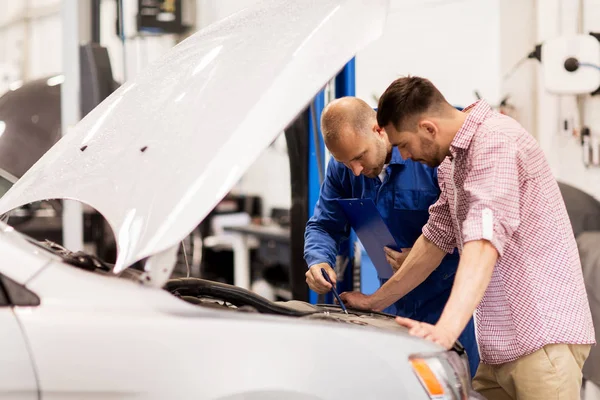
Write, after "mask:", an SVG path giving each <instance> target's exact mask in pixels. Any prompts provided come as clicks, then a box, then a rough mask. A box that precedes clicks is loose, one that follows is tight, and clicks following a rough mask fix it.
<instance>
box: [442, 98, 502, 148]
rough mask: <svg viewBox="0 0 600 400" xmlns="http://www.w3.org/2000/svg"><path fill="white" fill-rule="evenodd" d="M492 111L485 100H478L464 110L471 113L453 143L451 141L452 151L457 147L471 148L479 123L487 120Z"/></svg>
mask: <svg viewBox="0 0 600 400" xmlns="http://www.w3.org/2000/svg"><path fill="white" fill-rule="evenodd" d="M490 111H492V108H491V107H490V105H489V104H488V103H487V102H486V101H485V100H478V101H476V102H475V103H473V104H471V105H470V106H468V107H467V108H465V109H464V110H463V112H465V113H466V112H468V113H469V115H468V116H467V119H466V120H465V122H464V123H463V124H462V126H461V128H460V129H459V130H458V132H456V135H455V136H454V139H453V140H452V143H450V150H451V152H452V153H454V151H456V150H457V149H462V150H466V149H468V148H469V145H470V144H471V139H473V135H474V134H475V132H477V128H479V125H481V123H482V122H483V121H485V118H486V116H487V114H488V113H489V112H490ZM452 150H454V151H452Z"/></svg>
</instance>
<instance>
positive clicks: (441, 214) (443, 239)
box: [423, 164, 456, 253]
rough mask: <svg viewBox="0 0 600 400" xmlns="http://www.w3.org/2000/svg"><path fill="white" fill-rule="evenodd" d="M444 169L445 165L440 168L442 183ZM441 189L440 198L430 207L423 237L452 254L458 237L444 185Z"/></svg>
mask: <svg viewBox="0 0 600 400" xmlns="http://www.w3.org/2000/svg"><path fill="white" fill-rule="evenodd" d="M444 169H445V168H444V164H442V165H441V166H440V167H439V168H438V175H439V177H438V178H439V180H438V181H439V182H440V183H441V182H443V181H444V180H443V173H444V172H443V171H444ZM440 189H441V193H440V197H439V198H438V200H437V201H436V202H435V203H433V204H432V205H431V206H430V207H429V219H428V221H427V224H425V226H424V227H423V236H425V237H426V238H427V239H429V240H430V241H431V242H432V243H433V244H435V245H436V246H437V247H439V248H440V249H442V250H443V251H445V252H446V253H452V252H453V251H454V249H455V248H456V236H455V235H454V227H453V225H452V216H451V214H450V206H449V204H448V200H447V198H446V193H445V190H444V188H443V183H442V184H440Z"/></svg>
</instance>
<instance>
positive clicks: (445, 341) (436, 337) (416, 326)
mask: <svg viewBox="0 0 600 400" xmlns="http://www.w3.org/2000/svg"><path fill="white" fill-rule="evenodd" d="M396 321H397V322H398V323H399V324H400V325H402V326H405V327H407V328H408V329H409V331H408V333H410V334H411V335H413V336H417V337H421V338H423V339H427V340H431V341H432V342H434V343H437V344H439V345H441V346H443V347H444V348H445V349H446V350H449V349H451V348H452V346H453V345H454V343H455V342H456V340H457V339H458V337H457V336H455V335H454V334H453V333H451V332H450V331H449V330H447V329H444V328H443V327H440V326H439V325H431V324H428V323H426V322H419V321H415V320H413V319H409V318H402V317H396Z"/></svg>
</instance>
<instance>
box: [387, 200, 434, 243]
mask: <svg viewBox="0 0 600 400" xmlns="http://www.w3.org/2000/svg"><path fill="white" fill-rule="evenodd" d="M438 196H439V192H437V191H436V190H396V192H395V193H394V210H393V212H392V213H390V214H392V217H391V220H392V221H393V222H392V224H393V225H394V227H395V228H396V231H395V232H397V236H398V237H400V238H401V239H402V246H403V247H412V246H413V245H414V243H415V241H416V240H417V239H418V238H419V236H420V235H421V232H422V230H423V226H425V224H426V223H427V220H428V219H429V206H430V205H432V204H433V203H435V201H436V200H437V198H438Z"/></svg>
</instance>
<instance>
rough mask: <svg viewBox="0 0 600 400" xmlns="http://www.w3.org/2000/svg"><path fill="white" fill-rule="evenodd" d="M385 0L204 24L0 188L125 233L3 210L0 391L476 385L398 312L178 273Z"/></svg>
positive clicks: (296, 391)
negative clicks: (102, 256) (200, 231)
mask: <svg viewBox="0 0 600 400" xmlns="http://www.w3.org/2000/svg"><path fill="white" fill-rule="evenodd" d="M387 9H388V5H387V1H386V0H371V1H368V2H367V1H364V0H303V1H297V0H285V1H284V0H271V1H266V2H262V3H261V4H259V5H257V6H255V7H252V8H247V9H244V10H243V11H241V12H239V13H237V14H234V15H233V16H231V17H229V18H226V19H224V20H223V21H220V22H218V23H216V24H214V25H212V26H209V27H207V28H206V29H204V30H203V31H200V32H198V33H196V34H195V35H193V36H192V37H190V38H188V39H187V40H185V41H184V42H182V43H181V44H179V45H178V46H176V47H175V48H173V49H172V50H171V51H170V52H169V53H168V54H166V55H165V56H164V57H162V59H160V60H159V61H158V62H156V63H154V64H153V65H152V66H150V68H148V69H147V70H145V71H143V72H141V73H140V74H139V76H137V77H136V78H135V79H134V80H132V81H129V82H126V83H125V84H124V86H122V87H121V88H119V89H118V90H117V91H116V92H115V93H113V94H112V95H111V96H110V97H109V98H108V99H106V101H104V102H103V103H102V104H100V105H99V106H98V107H97V108H96V109H94V110H93V111H92V112H91V113H90V114H88V115H87V116H86V117H85V119H84V120H82V121H81V122H80V123H79V124H78V125H77V126H76V127H75V130H74V132H73V133H69V134H68V135H67V136H66V137H64V138H63V139H62V140H60V141H59V142H58V143H57V144H56V145H55V146H54V147H53V148H52V149H51V150H50V151H48V152H47V153H46V154H45V155H44V156H43V157H42V158H41V159H40V160H39V161H38V162H37V163H36V164H35V165H34V166H33V167H32V168H31V169H30V170H29V171H28V172H27V173H26V174H25V175H24V176H23V177H22V178H21V179H20V180H19V181H18V182H17V183H16V184H15V185H14V186H13V187H12V188H11V189H10V191H9V192H8V193H7V194H6V195H4V196H3V197H2V198H1V199H0V213H1V214H6V213H7V212H9V211H10V210H13V209H15V208H17V207H20V206H22V205H25V204H29V203H33V202H37V201H41V200H44V199H75V200H78V201H80V202H83V203H85V204H88V205H89V206H91V207H94V208H95V209H96V210H98V211H99V212H100V213H102V214H103V215H104V217H105V218H106V219H107V221H108V223H109V224H110V226H111V227H112V229H113V231H114V234H115V238H116V241H117V244H118V257H117V261H116V263H115V265H107V264H106V263H104V262H102V261H101V260H97V259H95V258H94V257H93V256H89V255H85V254H81V253H72V252H69V251H68V250H65V249H61V248H58V247H56V246H51V245H48V244H46V243H38V242H36V241H34V240H32V239H30V238H27V237H25V236H24V235H22V234H20V233H18V232H17V231H15V230H14V229H13V228H11V227H10V226H9V225H6V224H3V223H2V224H1V225H0V257H1V262H0V283H1V285H0V326H1V327H2V329H1V331H0V332H1V337H0V354H2V358H1V359H2V361H1V370H0V398H3V399H44V400H51V399H113V398H114V399H127V398H136V399H222V400H225V399H228V400H234V399H240V400H241V399H245V400H258V399H261V400H264V399H278V400H279V399H287V400H301V399H303V400H309V399H311V400H313V399H314V400H316V399H340V398H343V399H428V398H436V399H442V398H443V399H466V398H471V397H475V396H476V395H475V394H473V393H471V389H470V384H469V371H468V367H467V366H466V362H465V359H464V355H463V356H461V355H460V349H457V350H456V351H444V350H443V349H442V348H441V347H439V346H437V345H435V344H433V343H431V342H428V341H425V340H421V339H418V338H415V337H412V336H410V335H408V333H407V332H406V330H405V329H404V328H402V327H400V326H399V325H397V324H396V323H395V322H394V320H393V318H391V317H390V316H387V315H384V314H377V313H365V312H360V311H356V310H350V314H349V315H346V314H343V313H341V312H340V309H339V308H338V307H336V306H313V305H310V304H307V303H302V302H297V301H291V302H283V303H273V302H269V301H267V300H265V299H263V298H261V297H259V296H257V295H255V294H253V293H251V292H249V291H246V290H243V289H240V288H236V287H233V286H229V285H222V284H217V283H213V282H208V281H204V280H200V279H192V278H186V279H169V278H170V274H171V271H172V269H173V266H174V264H175V258H176V254H177V249H178V246H179V243H180V242H181V240H182V239H183V238H184V237H186V236H187V235H188V234H189V233H190V232H191V231H192V230H193V229H194V228H195V227H196V226H197V225H198V224H199V223H200V222H201V221H202V219H203V218H204V217H205V216H206V215H207V214H208V213H209V212H210V211H211V209H212V208H213V207H214V206H215V205H216V204H217V202H218V201H219V200H220V199H221V198H222V197H223V196H224V195H225V194H226V193H227V192H228V191H229V190H230V189H231V187H232V186H233V185H234V184H235V183H236V182H237V181H238V179H239V178H240V177H241V176H242V174H243V173H244V171H245V170H246V169H247V168H248V167H249V166H250V165H251V164H252V162H253V161H254V160H255V159H256V158H257V157H258V156H259V154H260V153H261V151H262V150H263V149H265V148H266V147H267V146H268V145H269V143H271V142H272V141H273V139H274V138H275V137H276V136H277V135H278V134H279V132H281V131H282V130H284V129H285V128H286V126H287V125H288V124H289V123H290V122H291V121H293V119H294V118H295V117H296V116H297V115H298V114H299V113H300V112H302V111H303V109H305V107H306V106H307V104H308V103H309V102H310V100H311V99H312V98H313V97H314V95H315V94H316V93H317V92H318V91H319V90H320V89H321V88H322V87H323V86H324V85H325V84H326V83H327V82H328V81H329V80H330V79H331V77H332V76H334V75H335V74H336V73H337V72H338V71H339V70H340V69H341V68H342V67H343V66H344V64H345V63H346V62H347V61H348V60H349V59H351V58H352V57H353V56H354V55H355V54H356V52H357V51H358V50H359V49H361V48H362V47H363V46H365V45H366V44H367V43H369V42H370V41H372V40H373V39H375V38H377V37H378V36H379V35H380V33H381V31H382V29H383V26H384V21H385V19H386V14H387ZM8 222H9V223H10V219H9V221H8ZM139 266H142V267H139ZM132 267H133V268H132Z"/></svg>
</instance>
